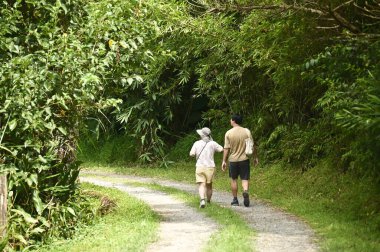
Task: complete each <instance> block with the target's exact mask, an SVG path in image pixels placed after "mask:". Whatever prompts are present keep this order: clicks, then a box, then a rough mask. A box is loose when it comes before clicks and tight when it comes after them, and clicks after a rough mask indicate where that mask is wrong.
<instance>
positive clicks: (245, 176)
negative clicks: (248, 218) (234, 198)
mask: <svg viewBox="0 0 380 252" xmlns="http://www.w3.org/2000/svg"><path fill="white" fill-rule="evenodd" d="M240 167H241V174H240V178H241V185H242V187H243V199H244V201H243V202H244V206H246V207H249V203H250V202H249V193H248V190H249V179H250V175H251V174H250V166H249V160H245V161H241V163H240Z"/></svg>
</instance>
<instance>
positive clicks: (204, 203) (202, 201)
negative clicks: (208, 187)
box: [199, 199, 206, 208]
mask: <svg viewBox="0 0 380 252" xmlns="http://www.w3.org/2000/svg"><path fill="white" fill-rule="evenodd" d="M205 206H206V202H205V200H204V199H201V203H200V204H199V207H200V208H205Z"/></svg>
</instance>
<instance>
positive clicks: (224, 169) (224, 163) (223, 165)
mask: <svg viewBox="0 0 380 252" xmlns="http://www.w3.org/2000/svg"><path fill="white" fill-rule="evenodd" d="M226 168H227V163H226V162H225V161H223V162H222V171H226Z"/></svg>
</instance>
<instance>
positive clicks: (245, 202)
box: [243, 192, 249, 207]
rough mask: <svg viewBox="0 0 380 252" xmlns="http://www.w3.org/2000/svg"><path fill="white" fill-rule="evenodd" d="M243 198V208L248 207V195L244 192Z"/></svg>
mask: <svg viewBox="0 0 380 252" xmlns="http://www.w3.org/2000/svg"><path fill="white" fill-rule="evenodd" d="M243 198H244V206H246V207H249V195H248V193H246V192H244V193H243Z"/></svg>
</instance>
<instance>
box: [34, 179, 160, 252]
mask: <svg viewBox="0 0 380 252" xmlns="http://www.w3.org/2000/svg"><path fill="white" fill-rule="evenodd" d="M83 186H84V187H85V189H87V190H91V191H96V192H98V193H101V194H104V195H107V196H108V197H109V198H110V199H112V200H114V201H115V202H116V203H117V206H116V207H115V208H114V210H113V211H111V212H110V213H108V214H107V215H105V216H104V217H103V218H99V220H98V221H97V222H96V224H95V225H93V226H88V227H84V228H81V229H79V230H78V231H77V235H75V236H74V238H73V239H69V240H56V241H54V242H52V243H51V244H49V246H44V247H41V248H38V251H70V252H75V251H78V252H79V251H86V252H87V251H89V252H91V251H107V252H108V251H110V252H112V251H144V250H145V248H146V246H147V245H149V243H151V242H153V241H154V240H155V239H156V238H157V237H156V235H157V227H158V222H159V217H158V216H157V215H156V214H155V213H154V212H153V211H152V210H151V209H150V208H149V207H148V206H147V205H146V204H144V203H142V202H141V201H139V200H137V199H135V198H132V197H130V196H128V194H126V193H123V192H121V191H119V190H116V189H109V188H103V187H99V186H94V185H91V184H87V183H85V184H83Z"/></svg>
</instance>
